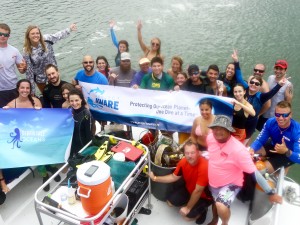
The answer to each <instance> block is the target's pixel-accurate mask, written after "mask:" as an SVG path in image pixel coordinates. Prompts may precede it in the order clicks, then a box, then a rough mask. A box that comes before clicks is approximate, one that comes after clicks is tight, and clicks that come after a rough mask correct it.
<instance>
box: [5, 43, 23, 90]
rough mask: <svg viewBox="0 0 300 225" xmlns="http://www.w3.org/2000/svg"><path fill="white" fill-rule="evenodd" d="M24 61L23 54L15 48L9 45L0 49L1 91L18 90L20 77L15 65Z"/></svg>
mask: <svg viewBox="0 0 300 225" xmlns="http://www.w3.org/2000/svg"><path fill="white" fill-rule="evenodd" d="M22 59H23V57H22V55H21V53H20V52H19V50H18V49H16V48H15V47H13V46H11V45H7V47H5V48H0V91H7V90H13V89H15V88H16V84H17V82H18V76H17V73H16V66H15V65H16V64H20V63H21V62H22Z"/></svg>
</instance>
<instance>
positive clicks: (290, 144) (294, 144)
mask: <svg viewBox="0 0 300 225" xmlns="http://www.w3.org/2000/svg"><path fill="white" fill-rule="evenodd" d="M283 131H284V132H283ZM269 138H271V140H272V144H273V145H276V144H281V143H282V138H284V141H285V144H286V147H287V148H288V149H290V150H292V152H293V153H292V155H291V156H290V157H289V159H290V160H291V161H293V162H295V163H300V124H299V123H298V122H297V121H295V120H293V119H291V124H290V126H289V127H288V129H286V130H284V129H283V128H280V127H279V126H278V123H277V121H276V118H274V117H272V118H270V119H268V120H267V122H266V123H265V125H264V128H263V129H262V131H261V132H260V134H259V135H258V137H257V138H256V140H255V141H254V142H253V143H252V145H251V148H252V149H253V150H254V151H257V150H259V149H260V148H261V147H262V146H263V145H264V144H265V143H266V142H267V140H268V139H269Z"/></svg>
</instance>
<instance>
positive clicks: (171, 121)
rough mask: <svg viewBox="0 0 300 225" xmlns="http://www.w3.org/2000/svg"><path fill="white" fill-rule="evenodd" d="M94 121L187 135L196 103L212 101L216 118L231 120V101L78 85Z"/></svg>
mask: <svg viewBox="0 0 300 225" xmlns="http://www.w3.org/2000/svg"><path fill="white" fill-rule="evenodd" d="M80 85H81V86H82V91H83V94H84V96H85V98H86V100H87V102H88V104H89V107H90V110H91V113H92V115H93V117H94V118H95V119H96V120H106V121H115V122H117V123H121V124H127V125H130V126H137V127H143V128H148V129H158V130H168V131H180V132H190V131H191V128H192V125H193V121H194V118H195V117H197V116H198V115H200V110H199V102H200V100H201V99H203V98H208V99H209V100H211V101H212V103H213V107H214V113H215V114H226V115H229V116H232V104H231V103H230V102H231V101H230V98H225V97H218V96H214V95H207V94H199V93H195V92H188V91H172V92H167V91H154V90H145V89H133V88H124V87H115V86H108V85H97V84H90V83H84V82H80Z"/></svg>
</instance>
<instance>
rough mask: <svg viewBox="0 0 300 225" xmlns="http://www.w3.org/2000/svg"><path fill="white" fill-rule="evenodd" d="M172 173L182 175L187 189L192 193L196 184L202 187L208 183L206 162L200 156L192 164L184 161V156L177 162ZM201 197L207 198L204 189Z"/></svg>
mask: <svg viewBox="0 0 300 225" xmlns="http://www.w3.org/2000/svg"><path fill="white" fill-rule="evenodd" d="M174 175H176V176H182V177H183V179H184V181H185V186H186V188H187V190H188V191H189V193H191V194H192V192H193V191H194V190H195V188H196V184H198V185H199V186H203V187H206V186H207V185H208V162H207V160H206V159H205V158H203V157H202V156H201V157H199V160H198V162H197V164H196V165H194V166H192V165H191V164H189V163H188V162H187V161H186V158H182V159H181V160H180V161H179V163H178V164H177V167H176V169H175V171H174ZM201 198H207V197H206V194H205V193H204V191H203V192H202V194H201Z"/></svg>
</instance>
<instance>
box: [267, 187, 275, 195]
mask: <svg viewBox="0 0 300 225" xmlns="http://www.w3.org/2000/svg"><path fill="white" fill-rule="evenodd" d="M275 194H276V191H275V189H274V188H272V189H271V191H269V192H268V193H267V195H275Z"/></svg>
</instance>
